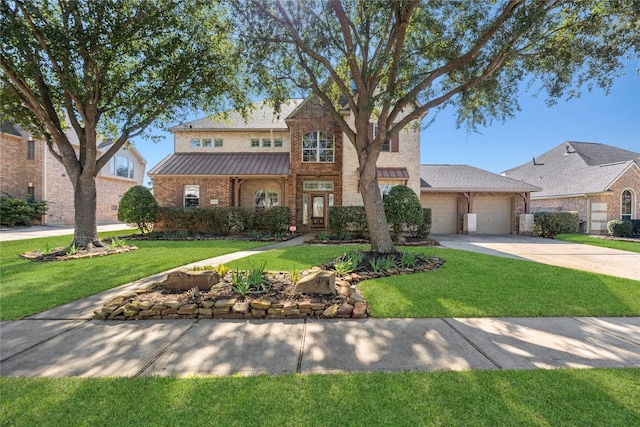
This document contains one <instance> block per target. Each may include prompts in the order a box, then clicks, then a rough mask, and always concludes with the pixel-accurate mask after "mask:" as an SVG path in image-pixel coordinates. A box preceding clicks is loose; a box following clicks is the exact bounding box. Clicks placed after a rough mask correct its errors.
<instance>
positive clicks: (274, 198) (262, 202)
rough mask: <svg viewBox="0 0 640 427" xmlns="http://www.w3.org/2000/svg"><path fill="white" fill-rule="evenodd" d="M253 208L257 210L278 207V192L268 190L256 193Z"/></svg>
mask: <svg viewBox="0 0 640 427" xmlns="http://www.w3.org/2000/svg"><path fill="white" fill-rule="evenodd" d="M255 206H256V207H257V208H270V207H273V206H278V192H277V191H274V190H268V189H264V190H258V191H256V195H255Z"/></svg>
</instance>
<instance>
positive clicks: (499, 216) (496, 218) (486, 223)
mask: <svg viewBox="0 0 640 427" xmlns="http://www.w3.org/2000/svg"><path fill="white" fill-rule="evenodd" d="M473 210H474V211H475V213H476V214H477V221H478V222H477V232H478V234H509V233H511V198H510V197H477V198H476V199H475V201H474V203H473Z"/></svg>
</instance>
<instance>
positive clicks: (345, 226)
mask: <svg viewBox="0 0 640 427" xmlns="http://www.w3.org/2000/svg"><path fill="white" fill-rule="evenodd" d="M328 219H329V229H330V230H331V232H332V233H333V234H335V235H337V236H343V235H345V234H346V233H348V232H354V233H357V234H363V233H365V232H366V231H367V216H366V215H365V213H364V206H331V207H330V208H329V218H328Z"/></svg>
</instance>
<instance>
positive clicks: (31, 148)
mask: <svg viewBox="0 0 640 427" xmlns="http://www.w3.org/2000/svg"><path fill="white" fill-rule="evenodd" d="M35 158H36V143H35V141H34V140H32V139H30V140H28V141H27V160H33V159H35Z"/></svg>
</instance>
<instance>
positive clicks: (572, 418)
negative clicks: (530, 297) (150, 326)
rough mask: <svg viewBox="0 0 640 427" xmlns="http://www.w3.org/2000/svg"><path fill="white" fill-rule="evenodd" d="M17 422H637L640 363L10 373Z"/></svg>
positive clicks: (3, 413)
mask: <svg viewBox="0 0 640 427" xmlns="http://www.w3.org/2000/svg"><path fill="white" fill-rule="evenodd" d="M0 387H1V388H2V393H1V394H0V418H1V419H2V424H3V425H8V426H9V425H10V426H29V427H31V426H40V425H47V426H52V427H54V426H80V425H85V426H89V425H106V424H109V425H117V426H139V425H167V426H178V425H198V426H204V425H224V426H248V425H265V426H299V425H308V426H335V425H362V426H364V425H366V426H378V425H380V426H382V425H385V426H405V425H406V426H416V425H434V426H439V425H442V426H444V425H446V426H457V425H459V426H467V425H474V426H506V425H533V426H557V425H575V426H584V425H591V426H599V425H606V426H625V427H626V426H637V425H640V369H631V368H629V369H561V370H533V371H463V372H433V373H407V372H405V373H389V374H383V373H371V374H335V375H287V376H256V377H223V378H182V379H179V378H171V377H169V378H158V377H148V378H91V379H81V378H59V379H52V378H33V379H23V378H1V379H0Z"/></svg>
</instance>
